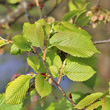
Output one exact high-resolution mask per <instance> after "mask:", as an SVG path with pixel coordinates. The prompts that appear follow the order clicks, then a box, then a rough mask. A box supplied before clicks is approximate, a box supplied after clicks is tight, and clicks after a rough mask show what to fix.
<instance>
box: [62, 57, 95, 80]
mask: <svg viewBox="0 0 110 110" xmlns="http://www.w3.org/2000/svg"><path fill="white" fill-rule="evenodd" d="M95 72H96V71H94V70H93V69H92V68H91V67H90V66H88V65H87V64H85V63H84V62H82V61H80V58H79V59H78V58H75V57H69V58H67V59H66V66H65V67H64V69H63V74H64V75H67V77H68V78H69V79H71V80H73V81H86V80H88V79H89V78H91V77H92V76H93V75H94V74H95Z"/></svg>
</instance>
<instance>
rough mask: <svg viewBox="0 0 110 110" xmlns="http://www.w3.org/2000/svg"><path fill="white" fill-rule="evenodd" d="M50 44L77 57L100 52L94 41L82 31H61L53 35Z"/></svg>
mask: <svg viewBox="0 0 110 110" xmlns="http://www.w3.org/2000/svg"><path fill="white" fill-rule="evenodd" d="M50 44H52V45H54V46H56V47H57V48H59V49H60V50H62V51H64V52H67V53H68V54H70V55H72V56H77V57H90V56H92V55H93V54H94V53H99V51H98V50H97V49H96V47H95V46H94V44H93V43H92V41H91V40H90V39H87V36H86V35H85V34H83V33H80V32H72V31H67V30H66V31H61V32H59V33H56V34H55V35H53V36H52V38H51V39H50Z"/></svg>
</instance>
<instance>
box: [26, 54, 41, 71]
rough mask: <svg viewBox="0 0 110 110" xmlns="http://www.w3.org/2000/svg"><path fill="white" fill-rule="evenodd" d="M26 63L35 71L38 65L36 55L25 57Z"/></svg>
mask: <svg viewBox="0 0 110 110" xmlns="http://www.w3.org/2000/svg"><path fill="white" fill-rule="evenodd" d="M27 62H28V65H30V66H31V67H32V68H33V70H34V71H35V72H36V73H37V72H38V69H39V67H40V61H39V59H38V57H37V56H33V57H28V58H27Z"/></svg>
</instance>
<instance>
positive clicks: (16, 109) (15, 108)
mask: <svg viewBox="0 0 110 110" xmlns="http://www.w3.org/2000/svg"><path fill="white" fill-rule="evenodd" d="M21 108H22V104H16V105H11V104H3V105H1V106H0V110H21Z"/></svg>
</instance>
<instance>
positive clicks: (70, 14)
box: [62, 10, 79, 21]
mask: <svg viewBox="0 0 110 110" xmlns="http://www.w3.org/2000/svg"><path fill="white" fill-rule="evenodd" d="M78 12H79V11H78V10H73V11H69V12H68V13H66V14H65V15H64V16H63V18H62V20H63V21H69V20H70V19H72V18H73V17H75V16H76V15H77V13H78Z"/></svg>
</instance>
